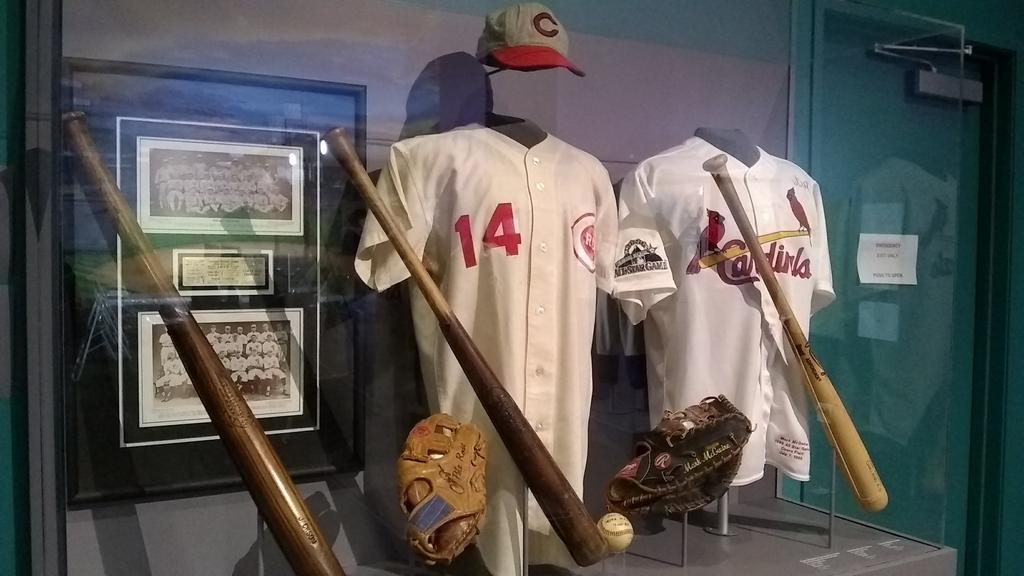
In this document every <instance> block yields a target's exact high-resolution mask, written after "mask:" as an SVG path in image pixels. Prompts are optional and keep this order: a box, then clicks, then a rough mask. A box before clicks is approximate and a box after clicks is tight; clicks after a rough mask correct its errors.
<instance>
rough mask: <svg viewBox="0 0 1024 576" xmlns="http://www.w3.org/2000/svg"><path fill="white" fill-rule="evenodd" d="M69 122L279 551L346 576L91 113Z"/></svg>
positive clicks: (314, 570)
mask: <svg viewBox="0 0 1024 576" xmlns="http://www.w3.org/2000/svg"><path fill="white" fill-rule="evenodd" d="M63 121H64V133H65V135H66V137H67V142H68V145H69V146H70V147H71V149H72V150H73V151H74V152H75V154H76V155H77V156H78V158H79V160H80V162H81V165H82V168H83V169H84V172H85V174H86V176H87V178H88V180H89V181H90V182H91V183H92V184H94V185H95V187H96V189H97V193H98V194H99V195H100V197H101V199H102V201H103V204H104V206H105V207H106V209H107V211H108V212H109V214H110V216H111V219H112V220H114V223H115V226H116V229H117V233H118V235H119V236H120V237H121V241H122V243H123V245H124V247H125V252H126V253H128V254H131V255H132V256H134V258H132V259H131V260H132V261H133V262H135V263H137V264H138V266H139V268H138V269H137V270H136V274H137V275H138V276H139V277H140V279H141V280H142V282H143V284H144V286H142V287H141V289H144V290H147V291H148V292H150V293H151V294H153V295H155V296H158V297H160V298H161V299H163V301H164V303H163V304H162V305H161V306H160V307H159V312H160V316H161V318H163V320H164V323H165V325H166V327H167V332H168V334H169V335H170V337H171V340H172V342H173V343H174V347H175V349H176V350H177V352H178V355H179V356H180V358H181V362H182V364H183V365H184V366H185V369H186V371H187V372H188V375H189V377H190V378H191V379H192V384H193V386H194V387H195V390H196V393H197V394H198V395H199V398H200V400H202V402H203V406H204V407H205V408H206V412H207V414H209V416H210V420H211V421H212V422H213V425H214V427H215V428H216V429H217V433H218V434H219V435H220V437H221V439H222V440H223V442H224V444H225V446H226V448H227V451H228V454H229V455H230V456H231V458H232V460H233V461H234V463H235V466H236V467H237V468H238V471H239V473H240V474H241V476H242V480H243V481H244V482H245V485H246V487H247V488H248V489H249V493H250V494H251V495H252V497H253V501H254V502H255V503H256V507H257V508H258V509H259V511H260V513H261V514H262V515H263V517H264V519H265V520H266V522H267V525H268V526H270V529H271V531H272V532H273V534H274V536H275V538H276V539H277V542H278V544H279V545H280V547H281V551H282V552H283V553H284V555H285V557H286V558H287V559H288V562H289V563H290V564H291V566H292V568H293V569H294V570H295V572H296V573H298V574H303V575H306V574H309V575H317V576H344V571H343V570H342V567H341V564H340V563H339V562H338V559H337V558H336V557H335V556H334V552H333V551H332V550H331V543H330V542H328V541H327V540H326V539H325V538H324V536H323V533H322V532H321V530H320V527H319V526H318V525H317V523H316V519H315V518H314V517H313V515H312V514H311V513H310V512H309V510H308V508H307V507H306V503H305V501H304V500H303V499H302V497H301V496H300V495H299V492H298V490H297V489H296V487H295V485H294V484H293V483H292V481H291V478H290V477H289V476H288V471H287V470H286V469H285V467H284V464H282V463H281V460H280V458H278V456H277V453H276V452H275V451H274V448H273V446H271V444H270V441H269V440H268V439H267V435H266V433H264V431H263V428H262V427H261V426H260V424H259V422H258V421H257V420H256V417H255V416H254V415H253V413H252V410H250V409H249V405H248V404H247V403H246V401H245V398H243V397H242V395H241V393H240V392H239V391H238V389H237V387H236V386H235V384H234V382H232V380H231V376H230V375H229V374H228V372H227V369H226V368H224V365H223V363H221V360H220V358H219V357H218V356H217V353H216V352H214V350H213V347H212V346H211V345H210V343H209V342H208V341H207V340H206V336H205V335H204V334H203V332H202V329H201V328H200V327H199V324H198V323H197V322H196V320H195V318H194V317H193V316H192V313H191V311H190V310H189V306H188V304H187V303H186V302H185V300H184V299H183V298H182V297H181V295H180V294H178V291H177V289H176V288H175V287H174V284H173V282H172V281H171V279H170V277H169V276H168V274H167V272H166V271H165V270H164V267H163V265H162V264H161V262H160V260H159V258H158V257H157V256H156V253H155V252H154V250H153V247H152V245H151V244H150V242H149V239H148V238H147V237H146V235H145V233H143V232H142V229H141V228H140V227H139V225H138V222H136V220H135V216H134V213H133V212H132V210H131V207H130V206H129V205H128V203H127V201H125V199H124V196H123V195H122V194H121V192H120V190H118V188H117V184H116V182H115V180H114V178H113V176H112V175H111V174H110V171H109V170H108V169H107V166H106V164H105V163H104V162H103V159H102V158H101V157H100V154H99V151H98V150H97V148H96V144H95V143H94V142H93V140H92V137H91V136H90V134H89V129H88V126H87V125H86V121H85V115H84V114H82V113H81V112H70V113H68V114H65V115H64V118H63Z"/></svg>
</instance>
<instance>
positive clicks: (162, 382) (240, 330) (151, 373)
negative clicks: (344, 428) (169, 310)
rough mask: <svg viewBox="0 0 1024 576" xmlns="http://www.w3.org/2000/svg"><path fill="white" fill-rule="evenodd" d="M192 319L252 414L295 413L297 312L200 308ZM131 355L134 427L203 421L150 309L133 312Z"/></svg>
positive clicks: (298, 406) (299, 389)
mask: <svg viewBox="0 0 1024 576" xmlns="http://www.w3.org/2000/svg"><path fill="white" fill-rule="evenodd" d="M195 317H196V321H197V322H198V323H199V326H200V327H201V328H202V329H203V333H204V334H206V340H207V341H208V342H209V343H210V344H211V345H212V346H213V349H214V351H216V352H217V355H218V356H219V357H220V359H221V362H223V363H224V367H225V368H227V369H228V372H229V373H230V374H231V380H232V381H233V382H234V384H235V385H236V386H237V387H238V391H239V392H241V393H242V396H243V397H244V398H245V400H246V402H248V404H249V408H250V409H252V412H253V414H255V415H256V417H257V418H270V417H277V416H298V415H301V414H302V411H303V402H302V393H303V380H302V370H303V362H302V335H303V330H302V310H301V309H286V310H204V311H203V312H197V313H195ZM138 359H139V372H138V373H139V383H138V387H137V390H138V392H139V398H138V402H139V410H138V420H139V421H138V425H139V427H141V428H147V427H153V426H175V425H181V424H195V423H205V422H209V421H210V418H209V416H207V414H206V409H205V408H204V407H203V404H202V402H201V401H200V400H199V396H198V394H196V391H195V388H194V387H193V386H192V381H191V379H190V378H189V376H188V374H186V373H185V366H184V365H183V364H182V362H181V359H180V358H179V357H178V353H177V351H176V350H175V348H174V344H173V343H172V342H171V336H170V334H168V333H167V328H166V326H164V323H163V319H162V318H161V317H160V314H159V313H157V312H141V313H139V332H138ZM122 421H123V419H122ZM289 431H293V430H289V429H282V430H277V431H276V432H278V433H280V432H289ZM205 439H206V438H194V440H205ZM182 440H184V439H183V438H177V439H175V440H173V441H175V442H180V441H182ZM151 443H154V441H151V442H142V443H137V444H129V443H126V445H129V446H131V445H139V444H151Z"/></svg>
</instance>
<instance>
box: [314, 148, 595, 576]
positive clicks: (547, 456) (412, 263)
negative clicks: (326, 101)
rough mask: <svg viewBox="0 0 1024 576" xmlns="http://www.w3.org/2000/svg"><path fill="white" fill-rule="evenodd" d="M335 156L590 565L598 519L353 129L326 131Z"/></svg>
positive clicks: (523, 467) (543, 501) (559, 527)
mask: <svg viewBox="0 0 1024 576" xmlns="http://www.w3.org/2000/svg"><path fill="white" fill-rule="evenodd" d="M324 138H325V139H326V141H327V145H328V147H329V148H330V150H331V153H332V154H333V155H334V157H335V158H336V159H337V160H338V162H340V163H341V164H342V166H344V167H345V169H346V170H348V173H349V175H350V176H351V177H352V182H353V183H354V184H355V187H356V189H357V190H359V193H360V194H361V195H362V197H363V199H364V200H365V201H366V205H367V207H368V208H369V209H370V211H371V212H372V213H373V215H374V216H375V217H376V218H377V221H378V222H379V223H380V226H381V228H382V229H383V230H384V233H385V234H386V235H387V237H388V239H389V240H390V241H391V243H392V244H393V245H394V247H395V250H396V251H397V252H398V255H399V256H400V257H401V258H402V261H403V262H405V265H406V267H407V268H408V269H409V273H410V274H411V275H412V278H413V280H414V281H415V282H416V285H417V286H419V289H420V291H421V292H422V293H423V297H424V298H425V299H426V301H427V303H428V304H429V305H430V308H431V309H432V310H433V311H434V315H435V316H437V321H438V324H440V326H441V332H442V333H443V334H444V337H445V339H446V340H447V341H448V345H449V346H450V347H451V349H452V352H454V353H455V357H456V359H458V361H459V364H460V365H461V366H462V370H463V371H464V372H465V373H466V378H467V379H468V380H469V383H470V384H471V385H472V386H473V390H474V391H475V392H476V395H477V397H478V398H479V399H480V404H481V405H482V406H483V407H484V410H485V411H486V412H487V416H488V417H489V418H490V419H491V423H492V424H493V425H494V429H495V430H496V431H497V432H498V435H499V436H500V437H501V440H502V441H503V442H504V443H505V447H506V448H508V451H509V454H510V455H511V456H512V460H513V461H514V462H515V463H516V467H518V468H519V472H520V473H521V474H522V476H523V479H524V480H525V482H526V485H527V486H528V487H529V488H530V491H532V492H533V495H534V497H535V498H536V499H537V504H539V505H540V508H541V510H543V511H544V515H545V516H547V519H548V521H550V522H551V526H552V528H554V530H555V533H556V534H558V537H559V538H561V539H562V542H564V543H565V546H566V548H567V549H568V550H569V553H570V554H572V557H573V560H575V561H576V563H577V564H579V565H580V566H589V565H591V564H594V563H596V562H599V561H600V560H601V559H603V558H604V557H605V556H607V555H608V545H607V542H606V541H605V539H604V537H603V536H601V533H600V532H598V529H597V525H596V524H595V523H594V521H593V519H591V517H590V514H589V513H588V512H587V509H586V508H585V507H584V506H583V502H582V501H581V500H580V498H579V496H578V495H577V494H576V492H575V491H574V490H573V489H572V486H571V485H570V484H569V481H568V480H566V479H565V475H564V474H562V471H561V469H559V467H558V464H557V463H556V462H555V459H554V458H552V457H551V453H550V452H548V449H547V448H546V447H545V446H544V444H543V443H542V442H541V440H540V438H539V437H538V436H537V433H536V432H535V431H534V430H533V426H531V425H530V422H529V421H528V420H527V419H526V417H525V416H523V413H522V411H521V410H520V409H519V406H518V405H517V404H516V402H515V400H513V399H512V396H510V395H509V393H508V391H507V390H505V387H504V386H503V385H502V383H501V381H500V380H499V379H498V377H497V376H496V375H495V374H494V371H493V370H491V367H490V366H489V365H488V364H487V360H485V359H484V356H483V354H481V353H480V350H479V349H478V348H477V347H476V344H475V343H474V342H473V339H472V338H471V337H470V336H469V334H468V333H467V332H466V329H465V328H463V326H462V323H461V322H459V319H458V318H457V317H456V316H455V312H454V311H453V310H452V308H451V306H450V305H449V304H448V301H447V300H446V299H445V297H444V294H443V293H442V292H441V289H440V288H438V286H437V284H436V283H435V282H434V279H433V278H432V277H431V276H430V273H429V272H427V269H426V267H425V266H424V265H423V262H421V261H420V259H419V257H418V256H417V255H416V252H415V250H413V248H412V246H411V245H410V244H409V240H408V239H407V238H406V237H405V231H404V230H403V229H402V227H401V226H399V224H398V223H397V221H396V220H395V218H394V216H392V214H391V211H390V210H389V209H388V207H387V205H385V204H384V201H383V200H382V199H381V197H380V196H379V195H378V194H377V190H376V187H375V186H374V185H373V182H372V181H371V180H370V176H369V175H368V174H367V173H366V168H364V167H363V164H362V162H361V161H360V160H359V155H358V154H357V153H356V150H355V148H354V147H353V146H352V142H351V140H349V137H348V135H347V134H346V133H345V131H344V130H343V129H341V128H335V129H334V130H331V131H330V132H328V133H327V135H326V136H325V137H324Z"/></svg>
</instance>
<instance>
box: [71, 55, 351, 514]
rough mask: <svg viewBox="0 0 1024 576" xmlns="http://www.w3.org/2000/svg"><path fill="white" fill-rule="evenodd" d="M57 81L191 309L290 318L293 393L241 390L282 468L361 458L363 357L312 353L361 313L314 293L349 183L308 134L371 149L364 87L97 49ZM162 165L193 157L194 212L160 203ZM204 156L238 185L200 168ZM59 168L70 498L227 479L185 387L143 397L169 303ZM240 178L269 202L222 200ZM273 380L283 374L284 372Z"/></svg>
mask: <svg viewBox="0 0 1024 576" xmlns="http://www.w3.org/2000/svg"><path fill="white" fill-rule="evenodd" d="M63 85H64V87H65V94H64V97H63V102H64V105H63V106H64V108H65V110H77V111H81V112H84V113H85V114H86V118H87V121H88V123H89V128H90V132H91V133H92V136H93V138H94V140H95V141H96V143H97V147H98V149H99V150H100V152H101V155H102V157H103V160H104V161H105V162H106V164H107V165H108V166H110V167H111V169H112V172H114V174H115V177H116V179H117V183H118V186H119V187H120V189H121V191H122V193H123V194H124V196H125V199H126V200H127V201H128V203H129V205H130V206H131V207H132V208H133V209H134V210H135V211H136V214H137V216H138V219H139V221H140V224H142V225H143V228H144V231H145V232H146V234H147V236H148V237H149V239H150V241H151V243H152V244H153V246H154V249H155V251H156V254H157V255H158V258H159V259H160V260H161V261H162V262H163V263H164V264H165V268H166V270H167V272H168V273H172V274H173V277H174V281H175V285H176V286H177V287H178V288H179V290H180V291H181V294H182V295H183V296H185V297H186V298H188V299H189V300H190V307H191V309H192V311H193V314H194V315H195V317H196V318H197V320H198V321H199V322H200V324H201V325H203V324H204V323H206V324H209V323H211V322H213V323H217V322H220V324H221V325H222V326H226V325H232V326H234V324H233V323H237V322H242V321H250V320H252V319H254V318H262V319H265V320H268V321H271V322H279V321H284V320H281V318H285V319H287V321H288V324H289V326H290V329H289V330H290V333H291V336H290V337H289V351H288V362H287V366H288V371H286V376H287V378H286V379H285V380H286V381H287V382H288V384H287V386H288V389H289V391H290V394H289V396H290V397H289V398H287V399H285V395H284V394H283V393H281V394H278V393H276V392H272V394H271V400H272V402H270V403H268V402H267V400H266V398H267V397H266V396H265V395H264V396H262V397H261V398H262V399H260V398H255V394H254V390H252V389H247V390H246V391H245V392H243V394H244V395H246V397H247V399H248V400H251V401H250V406H251V407H253V406H255V410H254V411H255V412H257V417H258V418H259V421H260V424H261V426H262V427H263V428H264V429H265V430H266V431H267V433H268V435H269V437H270V440H271V443H272V445H273V446H274V447H275V449H276V451H277V452H278V455H279V456H280V457H281V459H282V461H283V462H284V464H285V466H286V467H287V469H288V471H289V473H290V474H291V475H292V476H293V477H295V478H299V479H302V478H311V477H319V476H322V475H324V474H333V473H337V472H339V471H345V470H358V469H359V468H360V467H361V466H362V454H361V451H362V448H361V439H362V436H363V434H364V432H363V426H364V424H363V422H364V417H363V398H362V396H361V394H360V393H358V392H357V385H356V376H355V373H356V371H357V368H356V367H355V366H354V365H353V363H354V362H355V361H356V360H355V357H356V356H357V354H356V353H354V352H345V351H343V350H342V351H338V350H334V349H332V351H331V353H330V354H322V353H321V351H320V350H321V345H322V344H321V342H322V341H327V342H330V343H331V345H333V346H335V347H336V343H338V342H342V343H345V342H355V339H353V338H351V334H350V333H351V332H352V331H353V330H355V328H354V327H352V326H350V322H349V321H348V320H347V319H344V318H345V316H344V314H342V313H339V312H337V311H335V309H336V308H338V307H339V306H342V307H343V306H345V301H346V300H345V298H346V297H345V296H344V294H328V293H324V292H323V290H324V288H323V287H322V286H323V283H322V281H321V280H320V275H321V268H322V263H321V256H320V254H321V249H322V247H323V246H324V239H323V238H322V230H323V229H324V222H325V221H326V222H328V224H330V223H331V222H332V220H331V219H332V217H333V215H334V212H333V211H334V210H335V206H336V204H337V202H338V201H339V200H337V199H340V198H341V196H342V193H343V191H344V190H345V187H346V184H347V176H346V173H345V172H344V169H343V168H342V167H341V166H340V165H338V164H337V163H336V162H335V161H334V160H333V159H332V158H330V157H328V156H325V155H323V154H321V153H320V138H321V136H322V135H323V134H324V133H326V131H327V130H329V129H331V128H334V127H338V126H341V127H344V128H345V129H346V130H348V131H350V133H351V134H352V135H353V137H354V140H355V144H356V146H357V149H358V150H359V152H360V153H361V154H363V155H364V156H365V146H366V139H365V134H366V132H365V118H366V89H365V87H364V86H359V85H353V84H344V83H335V82H323V81H317V80H305V79H294V78H280V77H271V76H262V75H252V74H244V73H237V72H229V71H216V70H201V69H191V68H179V67H171V66H161V65H152V64H137V63H126V62H110V61H101V60H91V59H66V60H65V62H64V83H63ZM172 162H177V163H178V164H179V166H178V168H179V169H181V170H180V171H181V172H182V173H183V174H188V172H187V171H185V170H184V168H183V167H184V166H185V165H186V164H191V165H192V170H193V172H192V173H191V174H190V175H191V176H192V179H193V180H194V184H190V186H195V188H192V190H198V191H201V190H203V189H204V187H205V189H207V190H211V194H209V195H205V196H204V195H203V194H201V193H200V194H199V197H200V198H201V202H199V203H196V202H194V201H193V204H192V207H193V211H191V212H190V211H188V210H186V209H184V208H185V202H184V198H183V197H182V198H180V199H179V201H175V202H174V203H173V205H172V204H170V203H167V197H166V194H165V195H164V198H163V199H164V201H165V204H164V206H163V208H162V210H161V206H160V201H161V197H160V193H161V190H160V189H159V187H158V186H156V184H157V174H156V172H157V170H159V168H160V167H161V166H164V165H169V164H171V163H172ZM198 164H204V165H205V169H206V170H207V171H209V170H211V169H212V167H217V168H218V169H219V170H220V171H221V174H220V176H221V178H220V181H221V182H237V183H238V184H239V186H236V187H235V188H232V187H231V186H221V187H220V188H217V187H216V186H211V184H212V183H213V181H214V178H212V177H207V178H202V177H199V178H196V177H195V176H196V174H202V170H201V169H199V170H198V171H196V169H197V165H198ZM164 172H165V173H164V174H162V175H161V177H162V178H164V179H163V180H162V181H161V183H162V182H164V181H166V179H167V178H166V176H167V175H166V172H167V171H166V170H165V171H164ZM65 174H66V180H65V186H66V190H67V192H66V193H65V194H64V195H63V201H64V208H63V211H64V218H65V225H63V226H62V234H63V235H64V243H65V245H66V246H73V247H74V250H73V251H69V252H67V259H66V261H67V263H68V266H69V268H70V269H71V270H72V272H73V273H72V274H71V275H69V276H68V277H69V278H71V279H72V281H70V282H68V283H67V284H68V285H67V286H66V288H67V289H68V290H69V293H70V294H73V295H74V298H75V301H76V302H77V304H76V305H75V306H66V307H65V308H66V309H67V310H66V312H65V318H64V322H65V326H66V329H65V331H64V333H65V338H66V341H65V346H66V347H67V349H68V350H71V351H73V353H72V354H69V355H68V356H69V357H68V358H67V360H66V362H65V367H64V374H65V376H64V381H65V387H64V394H65V402H64V406H65V410H64V418H65V422H66V423H65V426H66V429H67V431H68V432H67V447H68V448H67V454H66V459H67V474H68V482H67V485H68V494H67V499H68V503H69V504H70V505H72V506H80V505H89V504H91V503H94V502H99V501H109V500H122V499H137V498H152V497H154V496H162V495H167V496H173V495H176V494H180V493H182V492H193V491H210V490H223V489H237V488H239V487H240V486H241V479H240V478H239V476H238V473H237V471H236V470H235V468H234V466H233V464H232V462H231V458H230V457H229V456H228V454H227V453H226V450H225V448H224V446H223V444H222V443H221V442H219V441H218V440H217V435H216V431H215V430H214V429H213V426H212V424H210V423H209V422H208V421H207V419H205V418H202V417H201V415H200V414H199V413H198V411H196V406H194V404H195V400H196V399H195V398H194V397H191V396H189V395H188V394H181V396H182V397H181V398H178V397H177V396H172V397H171V398H169V400H168V402H166V403H164V404H163V408H164V409H161V408H160V407H158V406H156V405H154V404H153V403H152V402H151V401H150V402H149V403H148V404H147V403H143V402H142V401H141V398H142V396H141V394H142V391H148V393H150V394H155V393H156V392H157V391H156V390H155V388H156V380H158V379H160V378H163V377H164V376H166V374H165V373H164V372H163V368H162V366H161V364H162V363H161V362H160V361H159V360H158V359H157V355H159V354H160V353H161V352H162V348H163V347H162V346H161V345H160V344H159V339H160V336H161V334H160V333H159V332H160V330H162V324H161V322H160V321H159V315H158V310H159V308H160V306H161V305H162V304H163V302H161V301H160V300H159V299H158V298H153V297H150V296H148V295H147V294H146V293H145V287H144V286H140V285H139V284H138V283H137V280H136V278H137V276H136V274H135V273H134V271H133V267H134V265H135V263H134V261H133V259H134V257H133V256H132V255H131V254H126V253H124V251H123V247H122V245H121V243H120V240H119V238H118V237H117V235H116V234H114V232H113V227H112V226H110V224H109V220H108V217H107V216H106V215H105V213H103V212H102V211H101V210H97V207H96V206H94V205H91V204H90V202H89V201H88V195H87V194H84V193H82V191H80V190H78V188H80V187H81V186H84V185H86V184H84V183H82V182H81V181H79V180H77V179H76V177H75V172H74V171H73V170H70V169H69V170H66V171H65ZM207 175H208V173H207ZM261 190H262V192H261ZM247 191H251V192H252V193H253V194H257V195H258V194H265V195H266V196H268V197H272V198H271V200H272V201H276V202H277V208H273V207H272V208H270V209H267V210H266V212H260V213H259V214H257V212H258V211H257V210H256V209H255V207H256V206H257V205H258V204H259V203H260V202H261V200H253V201H250V202H249V203H247V204H246V203H244V202H241V203H242V204H243V205H245V206H246V207H247V208H249V209H250V210H249V211H248V212H251V213H248V212H246V211H245V210H241V209H239V208H235V209H234V210H226V209H224V208H223V207H222V205H221V204H218V202H220V201H222V200H224V199H226V200H227V201H228V206H229V207H233V204H232V200H231V199H230V198H224V196H225V194H227V195H228V196H230V194H231V193H233V192H244V193H248V192H247ZM182 193H183V194H184V184H182ZM325 193H326V196H325ZM325 198H327V199H326V200H325ZM193 200H194V198H193ZM179 202H180V203H179ZM154 207H155V208H156V209H154ZM264 208H265V209H266V208H267V207H266V206H264ZM233 220H235V221H233ZM253 222H256V225H255V226H253V225H251V224H252V223H253ZM247 223H248V224H247ZM281 314H283V315H284V316H283V317H282V316H280V315H281ZM338 318H342V320H337V319H338ZM211 319H212V320H211ZM98 342H99V344H97V343H98ZM351 345H353V346H354V345H355V344H351ZM147 346H148V348H147ZM172 380H173V379H172ZM267 380H270V381H271V382H270V383H271V384H272V385H275V386H280V383H279V382H280V380H281V379H280V378H277V379H267ZM163 382H164V383H167V382H168V380H164V381H163ZM258 383H259V385H265V384H266V382H265V381H263V380H258ZM181 386H184V384H181V385H176V386H175V388H180V389H184V388H181ZM176 394H177V392H176ZM185 396H189V397H188V398H187V399H186V398H185ZM155 397H156V398H157V399H158V400H159V395H157V396H155ZM261 403H262V404H261ZM186 404H188V406H186ZM271 406H273V407H272V408H270V409H264V408H268V407H271ZM172 407H173V408H172ZM260 412H262V413H260ZM181 463H190V464H189V465H187V466H182V465H180V464H181ZM200 463H201V464H200Z"/></svg>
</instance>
